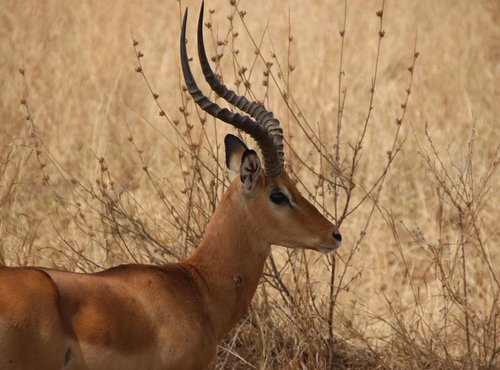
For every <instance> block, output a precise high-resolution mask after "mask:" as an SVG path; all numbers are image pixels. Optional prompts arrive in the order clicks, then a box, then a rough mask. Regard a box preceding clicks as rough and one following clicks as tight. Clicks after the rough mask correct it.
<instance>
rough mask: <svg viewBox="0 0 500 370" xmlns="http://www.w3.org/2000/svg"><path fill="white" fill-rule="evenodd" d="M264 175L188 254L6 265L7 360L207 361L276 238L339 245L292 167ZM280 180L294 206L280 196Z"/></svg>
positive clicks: (2, 322) (164, 365)
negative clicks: (87, 267)
mask: <svg viewBox="0 0 500 370" xmlns="http://www.w3.org/2000/svg"><path fill="white" fill-rule="evenodd" d="M257 181H258V188H257V189H256V190H255V191H254V192H252V193H251V194H248V193H247V192H245V191H244V190H243V188H242V186H241V184H240V182H239V181H238V180H235V181H234V182H233V183H232V184H231V186H230V188H229V190H228V191H227V192H226V194H225V195H224V197H223V199H222V201H221V203H220V204H219V206H218V207H217V210H216V212H215V214H214V215H213V218H212V220H211V222H210V224H209V225H208V227H207V230H206V232H205V236H204V239H203V240H202V242H201V243H200V245H199V246H198V248H197V249H196V250H195V252H194V253H193V255H192V256H191V257H190V258H188V259H187V260H186V261H184V262H182V263H179V264H174V265H166V266H148V265H123V266H118V267H114V268H111V269H108V270H105V271H102V272H98V273H93V274H80V273H72V272H67V271H59V270H50V269H36V268H7V267H2V268H0V368H1V369H61V368H64V369H127V368H128V369H139V368H143V369H146V368H147V369H202V368H205V367H206V366H207V365H208V364H209V363H210V361H211V360H212V358H213V357H214V355H215V351H216V346H217V343H218V342H219V341H220V340H221V339H222V338H224V336H225V335H226V334H227V333H228V331H229V330H230V329H231V328H232V327H233V326H234V325H235V324H236V323H237V321H238V320H239V319H240V318H241V317H242V315H243V314H244V313H245V311H246V309H247V307H248V305H249V303H250V301H251V299H252V296H253V295H254V293H255V290H256V288H257V285H258V283H259V279H260V277H261V275H262V271H263V268H264V263H265V260H266V258H267V256H268V254H269V251H270V246H271V244H282V245H286V246H295V247H309V248H313V247H314V244H311V243H321V245H323V246H325V245H326V246H330V247H331V248H332V249H333V248H335V247H336V246H338V245H337V244H336V243H335V242H334V240H333V239H332V232H333V231H334V230H336V229H335V227H334V226H333V225H332V224H331V223H330V222H329V221H328V220H326V219H325V218H324V217H323V216H322V215H321V214H320V213H319V212H318V211H317V210H316V209H315V208H314V207H313V206H312V205H311V204H310V203H309V202H307V201H306V200H305V199H304V198H303V197H302V196H301V195H300V194H299V193H298V192H297V190H296V189H295V187H294V186H293V185H292V183H291V181H290V179H289V178H288V176H287V175H286V174H285V173H283V174H282V175H280V176H278V177H276V178H273V179H268V178H265V177H264V176H263V175H262V174H261V175H260V177H259V178H258V179H257ZM278 186H279V187H281V188H284V189H286V190H287V191H288V193H289V194H290V195H291V197H292V199H293V203H294V206H293V207H287V208H279V207H276V206H275V205H273V204H270V201H269V197H268V194H269V192H270V191H271V190H272V189H273V188H276V187H278ZM68 356H69V358H68ZM65 363H66V366H65Z"/></svg>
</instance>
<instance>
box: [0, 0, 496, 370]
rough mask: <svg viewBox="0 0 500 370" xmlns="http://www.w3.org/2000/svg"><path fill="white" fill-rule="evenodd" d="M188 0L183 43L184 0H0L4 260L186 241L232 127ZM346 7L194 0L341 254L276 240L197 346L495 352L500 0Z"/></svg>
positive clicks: (223, 357) (123, 256) (233, 357)
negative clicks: (183, 46) (227, 316)
mask: <svg viewBox="0 0 500 370" xmlns="http://www.w3.org/2000/svg"><path fill="white" fill-rule="evenodd" d="M186 5H188V6H189V8H190V11H191V14H190V19H189V26H188V27H189V28H188V35H190V36H188V37H189V41H190V42H188V49H189V52H190V54H191V55H192V56H195V49H194V44H195V43H194V42H193V41H194V40H195V38H194V32H195V25H196V17H197V12H198V9H199V3H198V1H189V2H187V3H186V2H184V1H182V2H180V3H179V2H177V1H172V0H164V1H148V2H141V1H135V2H125V1H93V0H92V1H84V2H77V1H55V0H46V1H35V0H31V1H22V2H21V1H14V0H4V1H3V2H2V6H1V7H0V39H1V41H0V55H1V60H2V62H1V63H0V86H1V88H2V91H1V93H0V120H1V124H0V264H5V265H26V264H29V265H31V264H34V265H44V266H51V267H57V268H62V269H69V270H77V271H96V270H100V269H102V268H106V267H110V266H113V265H116V264H120V263H128V262H145V263H157V264H160V263H165V262H170V261H176V260H178V259H179V258H183V257H184V256H185V255H186V254H188V253H189V252H190V251H191V250H192V248H194V246H195V245H196V244H197V242H198V241H199V239H200V238H201V237H202V235H203V230H204V227H205V225H206V223H207V221H208V220H209V218H210V214H211V213H212V211H213V207H214V206H215V204H216V203H217V201H218V199H219V197H220V195H221V194H222V192H223V191H224V189H225V187H226V186H227V184H228V175H227V173H226V171H225V168H224V161H223V148H222V147H221V143H222V138H223V136H224V134H225V133H226V132H230V131H231V130H229V129H228V128H227V127H225V126H224V125H223V124H221V123H220V122H215V121H214V120H213V119H212V118H208V117H205V115H204V114H202V113H200V111H199V110H197V109H195V107H194V105H193V102H192V101H191V100H189V99H188V98H187V96H186V93H185V92H183V90H182V82H181V76H180V69H179V47H178V43H179V32H180V18H181V13H182V11H183V9H184V7H185V6H186ZM344 5H345V4H344V2H343V1H326V0H323V1H301V0H291V1H288V2H284V1H274V2H269V1H264V0H254V1H244V0H241V1H239V2H238V5H237V10H236V8H235V7H233V6H231V5H230V4H229V2H228V1H224V2H220V1H216V0H208V2H207V4H206V8H207V10H208V9H213V10H214V12H213V13H211V12H208V11H207V12H206V22H210V23H211V27H210V28H206V29H205V34H206V35H205V39H206V42H207V47H208V49H209V54H210V55H216V54H220V55H222V57H221V59H220V60H219V61H218V62H217V63H216V65H217V68H218V73H221V74H222V75H223V78H224V80H225V82H226V83H227V84H228V86H230V87H233V88H235V89H237V90H238V91H239V92H240V93H245V94H247V95H249V96H252V97H253V98H255V99H258V100H260V101H264V102H265V103H266V104H267V105H268V107H269V108H270V109H271V110H273V111H274V112H275V115H276V116H277V117H278V118H280V120H281V123H282V125H283V127H284V129H285V132H286V139H287V148H286V153H287V156H288V164H290V165H291V167H292V168H293V171H294V174H295V175H296V176H297V178H298V179H300V180H301V181H300V183H299V186H300V187H301V189H302V191H303V192H304V193H305V194H308V195H309V197H310V199H313V200H315V202H316V204H317V205H318V207H320V208H321V209H322V210H323V211H324V212H325V213H327V214H329V215H330V217H332V218H335V219H337V220H339V221H340V220H341V231H342V234H343V237H344V244H343V247H342V248H341V249H340V250H339V252H338V254H337V255H336V256H325V255H319V254H317V253H314V252H300V251H290V250H284V249H282V248H279V247H275V248H274V249H273V258H272V260H270V262H269V264H268V266H267V270H266V276H265V277H264V278H263V283H262V284H261V286H260V288H259V290H258V292H257V294H256V297H255V299H254V301H253V303H252V307H251V309H250V311H249V313H248V315H247V316H246V317H245V320H243V321H242V322H241V325H240V326H239V327H237V328H236V329H235V330H234V331H233V332H232V334H231V335H230V337H229V338H228V339H227V340H226V341H225V342H224V343H223V344H221V346H220V349H219V353H218V357H217V359H216V360H215V361H214V363H213V365H212V366H213V368H238V369H240V368H241V369H247V368H259V369H283V368H290V369H296V368H297V369H299V368H302V369H306V368H307V369H316V368H317V369H324V368H374V367H380V368H405V369H407V368H428V369H438V368H439V369H443V368H445V369H455V368H456V369H458V368H485V369H486V368H500V349H499V348H500V308H499V307H500V303H499V294H500V285H499V281H500V251H499V246H500V233H499V228H498V226H499V215H500V213H499V211H500V197H499V191H500V189H499V186H498V181H499V176H498V164H499V160H500V157H499V143H500V124H499V118H498V117H500V103H499V102H500V5H499V3H498V1H494V0H491V1H488V0H483V1H451V0H448V1H431V0H423V1H411V2H410V1H387V2H386V3H385V5H384V12H383V16H382V17H379V16H377V14H376V12H377V10H379V9H381V7H382V3H381V2H380V1H370V2H368V1H362V0H353V1H348V2H347V13H346V14H347V15H346V16H345V15H344V14H345V13H344ZM238 11H240V12H241V11H245V12H246V14H245V15H244V17H241V16H240V15H239V14H238ZM381 20H382V21H383V23H382V26H381V25H380V22H381ZM344 22H345V33H344V37H343V38H342V37H341V36H340V33H339V31H341V30H342V29H344ZM380 27H382V28H380ZM380 29H382V30H383V31H384V33H383V37H381V35H380V34H379V31H380ZM131 31H132V33H133V37H134V39H135V40H137V41H138V42H139V44H138V45H137V50H140V52H142V53H144V57H141V58H140V62H141V65H142V70H143V72H144V74H143V73H138V72H136V71H135V69H136V68H137V63H138V60H137V59H136V54H135V52H134V48H133V46H132V36H131ZM379 41H380V47H378V46H377V45H378V43H379ZM415 41H416V51H417V53H418V58H415V50H414V48H415ZM215 48H216V49H217V52H215V51H214V50H215ZM341 55H342V60H341ZM377 55H379V59H378V62H377ZM415 59H416V60H415ZM414 62H415V67H414V68H410V70H409V67H411V66H412V65H413V63H414ZM266 63H272V66H271V67H270V71H269V73H267V72H266V70H267V67H266ZM268 65H270V64H268ZM243 67H244V68H246V70H245V71H243V69H242V68H243ZM20 68H22V70H21V72H24V73H20V72H19V69H20ZM193 69H194V70H195V73H196V76H197V78H198V79H199V80H200V79H201V76H200V70H199V68H198V67H197V64H196V63H193ZM340 71H342V73H340V74H339V72H340ZM339 75H340V78H339ZM144 77H146V80H145V79H144ZM375 77H376V79H375ZM372 82H375V89H374V94H371V91H372ZM148 83H149V84H150V86H151V89H152V91H153V92H154V93H157V94H158V95H159V97H158V99H156V101H155V99H154V97H153V96H152V94H151V92H150V90H149V88H148ZM411 84H412V85H411ZM201 85H202V88H203V89H204V91H206V92H207V93H208V89H206V86H204V85H203V84H201ZM410 86H411V87H410ZM407 90H408V91H410V92H411V94H408V91H407ZM372 95H373V96H372ZM408 95H409V100H408V102H406V101H407V97H408ZM371 99H373V101H372V102H370V101H371ZM371 106H372V107H373V109H372V110H371V109H370V107H371ZM159 112H163V113H162V114H159ZM200 117H201V118H202V119H200ZM202 120H203V122H204V125H202V124H201V121H202ZM339 127H340V135H337V133H338V132H339V131H338V129H339ZM365 128H366V131H364V129H365ZM363 132H364V135H363ZM337 149H338V152H337ZM353 158H354V162H353ZM353 163H355V164H354V166H353ZM336 194H338V197H337V196H336ZM346 202H347V207H346V206H345V205H346ZM257 217H258V216H257Z"/></svg>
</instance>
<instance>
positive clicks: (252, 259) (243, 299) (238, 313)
mask: <svg viewBox="0 0 500 370" xmlns="http://www.w3.org/2000/svg"><path fill="white" fill-rule="evenodd" d="M233 185H234V184H233ZM236 196H238V194H237V192H236V191H231V190H229V191H228V192H227V193H226V194H225V196H224V197H223V199H222V200H221V202H220V204H219V206H218V207H217V210H216V211H215V213H214V215H213V217H212V220H211V221H210V223H209V225H208V226H207V229H206V230H205V236H204V238H203V240H202V241H201V243H200V245H199V246H198V247H197V248H196V250H195V252H194V253H193V255H192V256H191V257H189V258H188V259H187V260H186V261H185V262H184V264H185V265H186V266H190V267H191V268H193V269H194V270H196V272H197V274H198V275H199V278H200V280H202V281H201V282H200V283H201V285H202V286H204V287H205V289H204V292H203V294H205V300H206V303H207V308H208V311H209V314H210V316H211V319H212V322H213V324H214V328H215V329H216V332H217V338H218V340H220V339H222V338H223V337H224V336H225V335H226V334H227V333H228V332H229V330H230V329H231V328H232V327H233V326H234V325H235V324H236V323H237V321H238V320H239V319H240V318H241V317H242V316H243V314H244V313H245V312H246V310H247V308H248V306H249V304H250V301H251V299H252V297H253V295H254V294H255V290H256V289H257V285H258V283H259V280H260V277H261V276H262V271H263V269H264V263H265V261H266V258H267V256H268V254H269V251H270V244H269V243H268V242H266V241H264V240H259V232H258V230H257V229H256V227H255V226H254V225H253V221H252V215H251V214H249V213H248V211H247V210H246V209H245V208H244V205H243V204H242V203H241V202H239V201H237V200H236V199H231V198H232V197H236Z"/></svg>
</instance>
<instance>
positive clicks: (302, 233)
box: [180, 3, 342, 252]
mask: <svg viewBox="0 0 500 370" xmlns="http://www.w3.org/2000/svg"><path fill="white" fill-rule="evenodd" d="M187 14H188V12H187V10H186V12H185V14H184V19H183V22H182V31H181V42H180V49H181V64H182V71H183V74H184V80H185V82H186V86H187V89H188V91H189V93H190V94H191V96H192V97H193V100H194V101H195V103H196V104H198V106H199V107H200V108H201V109H203V110H204V111H206V112H207V113H209V114H210V115H212V116H214V117H216V118H218V119H220V120H221V121H224V122H226V123H228V124H230V125H232V126H234V127H236V128H238V129H240V130H242V131H244V132H246V133H247V134H249V135H250V136H251V137H252V138H253V139H254V140H255V141H256V143H257V145H258V146H259V148H260V151H261V154H262V159H263V161H262V164H261V161H260V159H259V156H258V155H257V153H256V152H255V151H253V150H251V149H248V148H247V146H246V145H245V144H244V143H243V142H242V141H241V140H240V139H238V138H237V137H236V136H233V135H227V136H226V138H225V145H226V164H227V167H228V168H229V169H230V170H231V171H233V172H235V173H237V174H239V176H238V177H237V178H236V179H235V180H234V181H233V183H232V184H231V187H230V190H229V191H232V192H233V199H236V200H237V201H238V202H239V203H240V204H242V205H243V206H244V207H245V208H247V209H248V210H249V212H250V213H251V214H252V215H254V219H255V220H256V223H258V224H259V233H261V234H262V235H260V236H262V237H264V238H266V239H267V240H268V241H269V242H270V243H271V244H277V245H282V246H285V247H290V248H308V249H315V250H318V251H320V252H329V251H333V250H335V249H336V248H338V247H339V246H340V244H341V241H342V236H341V235H340V233H339V231H338V229H337V227H336V226H334V225H333V224H332V223H331V222H330V221H328V220H327V219H326V218H325V217H324V216H323V215H322V214H321V213H320V212H319V211H318V210H317V209H316V208H315V207H314V206H313V205H312V204H311V203H310V202H309V201H307V200H306V199H305V198H304V197H303V196H302V195H300V193H299V192H298V190H297V189H296V187H295V185H294V184H293V182H292V181H291V180H290V178H289V176H288V175H287V173H286V172H285V171H284V152H283V131H282V129H281V128H280V125H279V121H278V120H277V119H276V118H274V116H273V113H272V112H270V111H268V110H266V108H265V107H264V106H263V105H262V104H259V103H256V102H252V101H249V100H247V99H246V98H245V97H244V96H238V95H236V94H235V93H234V91H232V90H230V89H228V88H227V87H226V86H225V85H223V84H222V83H221V82H220V81H219V80H218V79H217V77H216V76H215V74H214V72H213V71H212V69H211V67H210V64H209V63H208V59H207V56H206V52H205V46H204V43H203V3H202V6H201V11H200V17H199V19H198V40H197V41H198V56H199V59H200V64H201V68H202V70H203V75H204V76H205V79H206V81H207V82H208V84H209V85H210V87H211V88H212V89H213V90H214V91H215V92H216V93H217V94H218V95H219V96H220V97H222V98H224V99H225V100H226V101H228V102H229V103H230V104H232V105H234V106H235V107H237V108H239V109H240V110H241V111H243V112H244V113H246V114H245V115H241V114H239V113H233V112H231V111H230V110H228V109H226V108H221V107H220V106H218V105H217V104H216V103H214V102H212V101H210V100H209V99H208V98H207V97H206V96H204V95H203V93H202V92H201V90H200V89H199V88H198V86H197V84H196V82H195V80H194V77H193V75H192V73H191V69H190V67H189V62H188V56H187V51H186V42H185V40H186V21H187Z"/></svg>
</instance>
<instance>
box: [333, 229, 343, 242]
mask: <svg viewBox="0 0 500 370" xmlns="http://www.w3.org/2000/svg"><path fill="white" fill-rule="evenodd" d="M332 235H333V239H335V240H336V241H338V242H339V243H340V242H341V241H342V235H340V233H339V232H337V231H334V232H333V234H332Z"/></svg>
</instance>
